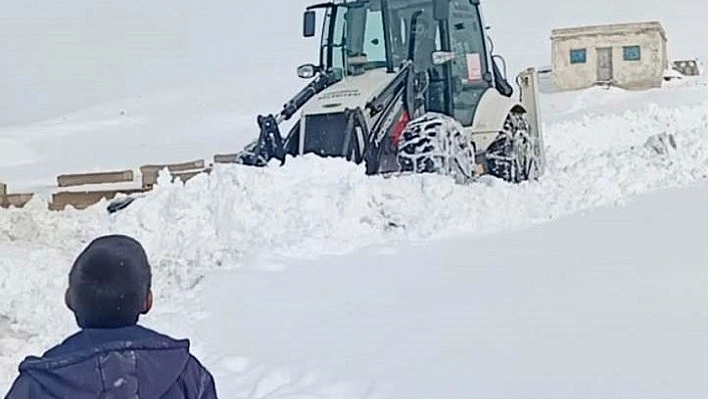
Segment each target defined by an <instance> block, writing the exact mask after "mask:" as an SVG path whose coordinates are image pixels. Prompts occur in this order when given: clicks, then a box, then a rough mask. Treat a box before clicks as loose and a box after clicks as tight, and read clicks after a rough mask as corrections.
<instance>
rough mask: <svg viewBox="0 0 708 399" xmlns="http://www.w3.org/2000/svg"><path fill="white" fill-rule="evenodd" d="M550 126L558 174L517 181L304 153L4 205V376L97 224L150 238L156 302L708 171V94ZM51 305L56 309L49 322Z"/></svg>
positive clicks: (501, 225)
mask: <svg viewBox="0 0 708 399" xmlns="http://www.w3.org/2000/svg"><path fill="white" fill-rule="evenodd" d="M661 133H671V134H674V135H675V137H676V141H677V145H678V148H677V150H676V151H673V152H672V153H670V154H669V155H667V156H660V155H658V154H656V153H655V152H653V151H651V150H650V149H647V148H646V147H645V146H644V143H645V142H646V141H647V139H648V138H649V137H651V136H653V135H656V134H661ZM545 135H546V146H547V149H548V170H547V172H546V174H545V175H544V176H543V178H542V179H541V180H540V181H538V182H533V183H525V184H521V185H510V184H506V183H503V182H500V181H498V180H495V179H482V180H481V181H480V182H479V183H476V184H473V185H470V186H461V185H455V184H453V183H452V181H451V180H449V179H447V178H444V177H440V176H431V175H425V176H403V177H397V178H383V177H367V176H365V175H364V171H363V167H359V166H356V165H353V164H350V163H347V162H344V161H336V160H323V159H319V158H316V157H303V158H300V159H291V160H289V162H288V163H287V165H286V166H285V167H282V168H280V167H276V166H273V167H269V168H264V169H256V168H247V167H240V166H223V167H222V166H219V167H217V168H216V169H215V170H214V172H213V173H212V174H211V175H210V176H206V175H203V176H199V177H197V178H195V179H193V180H192V181H190V182H189V183H188V184H187V185H186V186H185V187H182V186H181V185H179V184H175V185H172V184H164V183H163V184H161V185H159V186H158V188H157V189H156V190H155V191H154V192H152V193H150V194H149V195H147V196H146V197H144V198H141V199H140V200H138V201H136V202H135V203H134V204H133V205H131V206H130V207H129V208H127V209H126V210H125V211H123V212H121V213H119V214H118V215H115V216H112V217H109V216H108V215H107V214H106V212H105V208H104V206H96V207H94V208H92V209H89V210H87V211H80V212H79V211H67V212H63V213H54V212H49V211H46V210H45V206H44V204H42V203H39V202H34V203H32V204H30V205H29V206H28V207H27V208H25V209H22V210H9V211H0V244H2V248H3V251H5V248H8V249H12V250H13V252H14V253H15V255H17V256H3V257H0V273H2V275H3V276H5V277H4V278H3V279H2V280H0V329H2V331H10V332H11V333H10V334H9V335H5V336H0V353H1V354H2V357H0V385H2V384H5V383H6V382H9V381H10V380H11V379H12V378H13V376H14V370H15V367H16V362H17V361H18V360H20V358H21V357H22V356H24V355H25V354H27V353H37V352H40V351H41V350H43V349H45V348H46V346H47V345H49V344H50V343H52V342H53V341H55V340H56V339H59V338H61V337H62V336H63V335H64V334H65V333H67V332H69V331H71V330H72V328H73V325H72V320H71V319H70V317H69V316H68V315H66V312H65V311H64V310H63V308H62V305H61V303H56V298H57V297H61V293H62V290H63V289H64V287H65V281H66V280H65V279H66V273H67V267H68V265H70V263H71V260H72V259H73V257H74V256H75V255H76V252H77V251H79V250H80V249H81V247H82V246H83V245H84V243H85V242H86V241H87V240H90V239H91V238H93V237H95V236H96V235H97V234H102V233H107V232H120V233H129V234H132V235H134V236H136V237H137V238H139V239H140V240H142V241H143V242H144V243H145V245H146V247H147V249H148V251H149V253H150V254H151V257H152V262H153V265H154V268H155V275H156V277H155V278H156V284H159V285H160V286H161V287H162V290H161V292H158V295H159V296H160V297H161V298H160V297H158V300H160V299H164V298H166V297H178V296H180V297H181V296H184V295H185V292H188V291H189V290H190V288H191V287H193V286H194V285H195V284H196V283H197V282H198V280H199V278H200V276H202V275H203V273H204V271H205V270H206V269H212V268H222V267H241V266H244V265H247V266H250V267H273V265H277V263H278V259H282V258H292V257H314V256H318V255H322V254H328V253H345V252H348V251H352V250H355V249H357V248H362V247H364V246H367V245H373V244H381V243H386V242H392V241H396V240H413V241H418V240H420V241H422V240H429V239H436V238H442V237H447V236H451V235H456V234H460V233H490V232H495V231H499V230H506V229H512V228H521V227H523V226H527V225H529V224H533V223H542V222H546V221H549V220H553V219H556V218H559V217H561V216H564V215H568V214H571V213H575V212H578V211H581V210H584V209H588V208H593V207H599V206H614V205H618V204H622V203H623V202H625V201H627V200H629V199H631V198H632V196H634V195H637V194H641V193H645V192H649V191H652V190H658V189H663V188H668V187H674V186H683V185H689V184H692V183H695V182H697V181H699V180H702V179H705V177H706V175H708V103H702V104H699V105H694V106H682V107H677V108H659V107H646V108H642V109H639V110H633V111H627V112H625V113H622V114H615V115H603V116H593V117H585V118H583V119H581V120H578V121H572V122H564V123H558V124H552V125H549V126H547V127H546V132H545ZM104 205H105V204H104ZM30 248H31V250H30ZM37 248H41V251H39V250H38V249H37ZM27 254H30V255H29V257H28V255H27ZM17 259H24V261H23V262H22V264H21V265H18V264H17ZM28 276H32V278H31V279H30V278H28ZM28 297H31V298H32V300H28ZM183 302H184V301H183ZM183 302H182V303H183ZM175 306H177V307H178V306H180V305H179V304H177V305H175ZM169 311H170V310H163V312H169ZM183 311H184V310H183ZM47 314H57V320H56V323H55V324H53V325H52V326H48V325H47V324H48V323H47V319H46V317H47ZM28 331H31V332H33V334H28V333H27V332H28ZM20 343H21V345H20ZM8 354H11V355H8Z"/></svg>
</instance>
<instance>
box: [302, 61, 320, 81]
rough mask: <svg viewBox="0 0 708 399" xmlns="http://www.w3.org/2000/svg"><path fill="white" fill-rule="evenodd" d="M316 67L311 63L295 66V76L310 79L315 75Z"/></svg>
mask: <svg viewBox="0 0 708 399" xmlns="http://www.w3.org/2000/svg"><path fill="white" fill-rule="evenodd" d="M317 69H318V68H317V67H316V66H315V65H313V64H305V65H300V66H299V67H297V76H298V77H300V78H303V79H312V78H314V77H315V75H317Z"/></svg>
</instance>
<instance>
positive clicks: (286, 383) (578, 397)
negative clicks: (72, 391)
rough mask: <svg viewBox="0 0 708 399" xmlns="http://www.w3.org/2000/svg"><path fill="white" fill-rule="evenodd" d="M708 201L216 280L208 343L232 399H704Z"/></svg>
mask: <svg viewBox="0 0 708 399" xmlns="http://www.w3.org/2000/svg"><path fill="white" fill-rule="evenodd" d="M706 201H708V185H707V184H706V183H702V184H700V185H699V186H698V187H695V188H690V189H679V190H676V191H669V192H663V193H660V194H656V195H653V196H651V197H646V198H640V199H639V200H638V201H636V202H633V203H632V204H630V205H628V206H623V207H618V208H608V209H603V210H599V211H598V210H595V211H591V212H588V213H587V214H585V215H574V216H572V217H569V218H565V219H563V220H560V221H558V222H556V223H552V224H545V225H541V226H536V227H532V228H528V229H524V230H522V231H518V232H515V233H505V234H502V235H492V236H485V237H480V236H470V235H465V236H461V237H458V238H455V239H451V240H445V241H442V242H435V243H425V244H421V245H418V246H401V247H398V248H395V249H394V248H391V247H389V246H387V245H375V246H372V247H369V248H366V249H365V250H362V251H357V252H355V253H352V254H348V255H346V256H335V257H323V258H320V259H317V260H316V261H313V262H290V263H289V265H288V269H287V270H285V271H283V272H280V273H273V272H272V270H268V269H265V270H254V269H247V270H240V271H228V272H218V273H214V274H212V275H210V276H209V278H208V279H207V281H206V282H205V288H204V290H203V295H204V296H205V297H206V298H208V301H207V302H206V307H207V308H208V309H210V313H211V316H210V317H209V318H207V319H206V320H204V321H203V322H202V323H200V327H199V328H198V329H197V331H198V332H199V334H198V335H197V336H198V337H199V338H201V340H203V341H204V342H207V343H208V344H207V346H206V348H205V353H206V354H207V356H206V357H207V358H208V359H209V362H210V364H213V365H214V369H215V371H216V374H217V378H218V381H219V384H220V385H219V388H220V389H221V391H222V392H224V393H226V395H227V396H229V397H239V398H270V399H279V398H293V397H311V398H411V399H427V398H449V399H463V398H520V399H521V398H523V399H533V398H544V399H547V398H573V399H584V398H617V397H623V398H639V397H642V398H644V397H652V398H657V397H681V398H699V397H703V396H705V395H706V394H708V388H706V386H705V384H704V382H703V381H704V379H703V376H702V374H703V369H704V368H705V366H706V365H707V364H708V360H707V358H706V354H707V353H708V343H707V342H706V340H705V334H704V331H706V329H707V328H708V313H707V312H706V311H705V309H704V308H705V302H706V301H707V300H708V293H707V292H706V290H705V288H704V287H705V285H706V284H708V270H706V268H705V264H706V260H707V259H708V247H706V245H705V239H704V236H703V235H702V234H692V233H691V232H700V231H703V230H704V226H705V225H706V223H708V213H706V212H704V211H703V209H704V207H705V203H706ZM224 298H228V302H225V301H224ZM214 326H219V328H213V327H214Z"/></svg>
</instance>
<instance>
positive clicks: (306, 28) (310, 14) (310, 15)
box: [302, 10, 317, 37]
mask: <svg viewBox="0 0 708 399" xmlns="http://www.w3.org/2000/svg"><path fill="white" fill-rule="evenodd" d="M316 25H317V13H315V12H314V11H312V10H310V11H305V15H304V18H303V24H302V35H303V36H305V37H313V36H315V29H317V26H316Z"/></svg>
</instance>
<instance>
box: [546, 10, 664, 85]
mask: <svg viewBox="0 0 708 399" xmlns="http://www.w3.org/2000/svg"><path fill="white" fill-rule="evenodd" d="M551 42H552V56H553V84H554V86H555V89H556V90H576V89H583V88H586V87H590V86H593V85H596V84H612V85H615V86H619V87H623V88H626V89H648V88H652V87H660V86H661V82H662V80H663V75H664V71H666V70H667V69H668V68H669V60H668V54H667V52H666V32H665V31H664V28H663V27H662V26H661V24H660V23H659V22H646V23H633V24H616V25H599V26H587V27H579V28H569V29H555V30H553V34H552V36H551Z"/></svg>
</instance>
